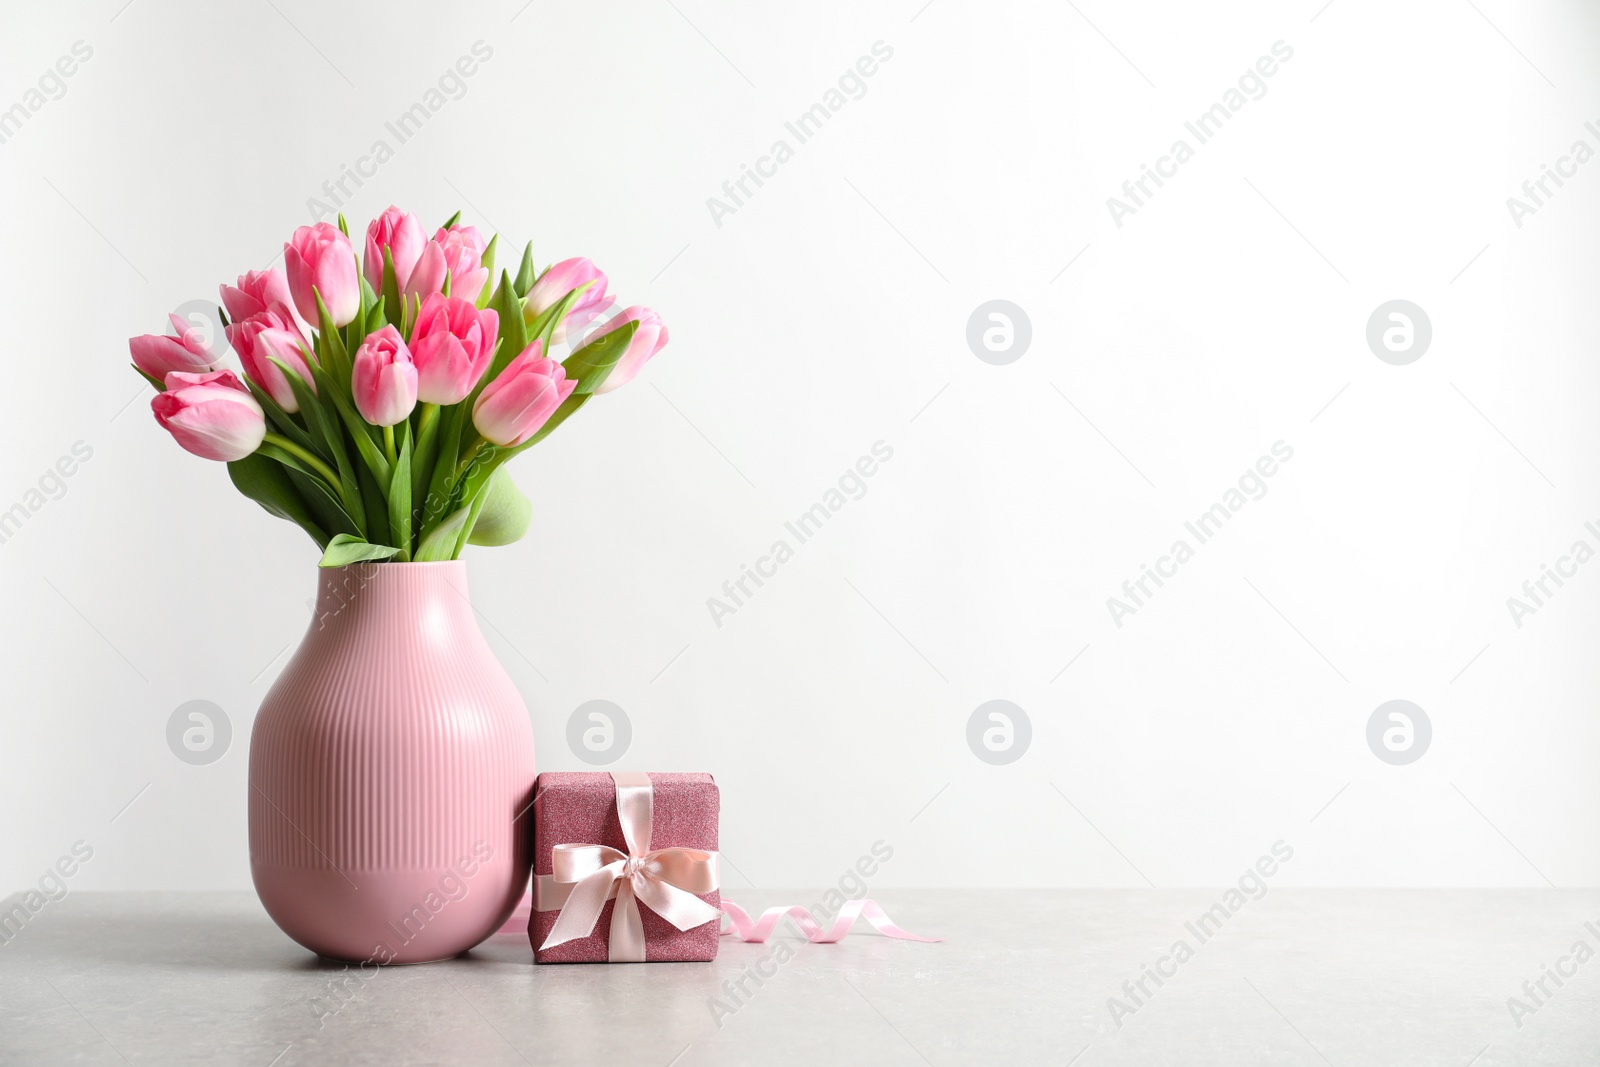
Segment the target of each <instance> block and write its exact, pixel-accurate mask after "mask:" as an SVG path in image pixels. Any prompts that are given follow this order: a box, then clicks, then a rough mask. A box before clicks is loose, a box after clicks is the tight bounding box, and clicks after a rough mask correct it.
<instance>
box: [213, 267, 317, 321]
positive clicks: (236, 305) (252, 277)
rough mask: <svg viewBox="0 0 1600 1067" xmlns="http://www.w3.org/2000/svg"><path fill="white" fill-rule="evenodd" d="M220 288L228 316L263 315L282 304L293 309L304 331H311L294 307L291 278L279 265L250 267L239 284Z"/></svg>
mask: <svg viewBox="0 0 1600 1067" xmlns="http://www.w3.org/2000/svg"><path fill="white" fill-rule="evenodd" d="M219 288H220V289H221V291H222V306H223V308H224V309H225V310H226V311H227V312H228V318H230V319H232V320H233V321H234V322H239V321H240V320H242V319H248V318H249V317H250V316H251V315H259V314H261V313H262V312H263V311H266V310H267V309H268V308H271V307H273V306H275V305H279V304H281V305H283V306H284V307H286V308H288V309H289V311H290V313H291V314H292V315H293V317H294V324H295V326H296V327H298V328H299V330H300V333H301V334H302V335H307V334H309V333H310V332H311V330H310V328H309V327H308V326H307V325H306V321H305V320H304V319H302V318H301V317H300V313H299V312H298V311H296V310H295V309H294V297H292V296H290V295H289V279H288V278H286V277H284V274H283V271H281V270H279V269H278V268H277V267H268V268H267V269H266V270H252V271H246V272H245V273H243V274H241V275H239V284H238V285H228V284H226V283H224V284H223V285H221V286H219Z"/></svg>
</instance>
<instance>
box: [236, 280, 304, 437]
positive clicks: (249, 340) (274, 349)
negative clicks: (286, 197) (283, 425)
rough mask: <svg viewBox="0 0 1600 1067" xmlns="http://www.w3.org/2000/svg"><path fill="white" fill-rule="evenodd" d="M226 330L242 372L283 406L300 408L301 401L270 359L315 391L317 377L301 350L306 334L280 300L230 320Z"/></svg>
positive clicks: (284, 408) (288, 408) (285, 407)
mask: <svg viewBox="0 0 1600 1067" xmlns="http://www.w3.org/2000/svg"><path fill="white" fill-rule="evenodd" d="M227 334H228V343H229V344H231V345H232V346H233V350H234V351H235V352H237V353H239V362H240V363H243V364H244V372H245V374H247V375H249V376H250V380H251V381H253V382H255V383H256V384H257V385H258V386H260V387H261V388H262V389H263V390H265V391H266V394H267V395H268V396H270V397H272V399H273V400H274V401H275V402H276V403H277V405H278V406H279V407H281V408H282V409H283V410H285V411H288V412H295V411H299V410H300V401H299V400H297V399H296V398H295V395H294V390H293V389H292V388H290V386H289V379H288V378H287V377H285V376H284V373H283V371H282V370H280V369H279V367H278V365H277V364H276V363H274V362H272V361H273V360H275V359H276V360H278V361H280V362H282V363H283V364H284V366H286V367H288V368H289V369H290V370H292V371H294V372H295V373H296V374H298V375H299V376H300V378H301V380H302V381H304V382H305V383H306V386H307V388H309V389H310V390H311V391H312V392H313V393H315V392H316V391H317V383H316V379H314V378H313V377H312V376H311V368H310V367H308V366H307V365H306V358H305V353H304V351H303V350H302V346H303V345H304V344H305V338H304V337H302V336H301V335H300V331H299V329H297V328H296V327H295V325H294V319H293V316H292V315H291V313H290V311H289V309H288V308H286V307H284V306H283V305H282V304H277V305H274V306H273V307H272V308H270V309H268V310H267V311H263V312H261V313H260V314H257V315H251V316H250V317H249V318H247V319H245V320H244V321H242V322H233V323H229V324H228V328H227Z"/></svg>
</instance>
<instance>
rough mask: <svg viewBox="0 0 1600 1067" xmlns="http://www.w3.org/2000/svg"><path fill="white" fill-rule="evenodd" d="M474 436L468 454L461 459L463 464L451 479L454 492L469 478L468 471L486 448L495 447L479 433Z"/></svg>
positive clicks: (457, 468) (468, 447)
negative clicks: (456, 487)
mask: <svg viewBox="0 0 1600 1067" xmlns="http://www.w3.org/2000/svg"><path fill="white" fill-rule="evenodd" d="M472 436H473V441H472V443H471V444H470V445H468V446H467V449H468V451H467V454H466V455H465V456H463V457H462V458H461V463H460V464H459V465H458V466H457V467H456V472H455V474H454V475H453V476H452V477H451V479H450V487H451V489H452V490H453V489H454V488H455V486H457V485H458V484H460V482H461V479H462V478H465V477H466V476H467V471H469V470H471V469H472V464H473V462H474V461H475V460H476V459H477V458H478V454H479V453H481V452H482V451H483V450H484V448H485V447H490V448H492V447H494V446H493V445H490V444H489V442H487V441H485V440H484V439H483V438H482V437H481V436H480V435H479V434H478V433H477V432H474V433H473V435H472Z"/></svg>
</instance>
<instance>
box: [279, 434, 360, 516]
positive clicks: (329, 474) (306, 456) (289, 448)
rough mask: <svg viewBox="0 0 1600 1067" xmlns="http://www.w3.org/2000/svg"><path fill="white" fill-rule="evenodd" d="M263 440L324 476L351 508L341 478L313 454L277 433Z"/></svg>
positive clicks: (346, 505)
mask: <svg viewBox="0 0 1600 1067" xmlns="http://www.w3.org/2000/svg"><path fill="white" fill-rule="evenodd" d="M262 440H263V441H265V442H266V443H267V444H269V445H274V446H276V447H278V448H281V449H283V450H284V451H285V452H287V453H289V454H290V455H291V456H293V457H295V458H296V459H298V460H299V461H300V462H302V463H304V464H305V465H306V466H308V467H310V468H311V469H312V470H314V471H316V472H317V473H318V474H320V475H322V477H323V479H324V480H326V481H327V483H328V484H329V485H330V486H332V487H333V490H334V492H336V493H338V494H339V499H340V500H342V501H344V504H345V507H347V508H348V507H349V506H350V498H349V497H347V496H345V495H344V483H343V482H341V481H340V480H339V476H338V475H337V474H335V473H334V472H333V468H332V467H329V466H328V465H327V464H326V463H324V462H322V460H320V459H318V458H317V457H316V456H315V455H313V454H312V453H311V452H308V451H307V450H306V449H304V448H301V447H300V446H299V445H297V444H295V443H294V442H293V441H291V440H289V439H288V438H287V437H282V436H280V435H278V434H275V433H269V434H267V435H266V436H265V437H263V438H262Z"/></svg>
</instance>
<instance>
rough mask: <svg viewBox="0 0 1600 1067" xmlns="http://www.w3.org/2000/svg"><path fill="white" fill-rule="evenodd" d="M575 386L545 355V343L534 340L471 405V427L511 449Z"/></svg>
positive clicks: (544, 421) (539, 426) (564, 372)
mask: <svg viewBox="0 0 1600 1067" xmlns="http://www.w3.org/2000/svg"><path fill="white" fill-rule="evenodd" d="M577 387H578V383H577V382H576V381H568V380H567V372H566V370H565V369H564V368H563V367H562V366H561V364H559V363H557V362H556V361H555V360H553V359H550V358H548V357H547V356H545V354H544V342H543V341H540V340H535V341H534V342H533V343H532V344H531V345H529V346H528V347H527V348H525V349H523V350H522V354H521V355H519V356H518V357H517V358H516V359H514V360H512V361H511V362H510V363H508V364H507V365H506V369H505V370H503V371H501V372H500V375H499V377H497V378H495V380H494V381H492V382H490V383H489V384H488V385H486V386H485V387H484V390H483V392H482V393H480V394H479V395H478V402H477V403H476V404H474V405H472V424H473V425H474V426H476V427H477V428H478V432H479V433H481V434H482V435H483V436H484V439H485V440H487V441H490V442H491V443H493V444H497V445H500V446H501V447H502V448H514V447H515V446H517V445H520V444H522V443H523V442H524V441H526V440H527V439H528V438H530V437H532V436H533V435H534V434H536V433H538V432H539V430H540V428H541V427H543V426H544V424H545V423H546V422H548V421H549V420H550V416H551V415H553V414H554V413H555V410H556V408H558V407H560V406H561V402H562V401H563V400H565V399H566V398H567V397H569V396H571V395H572V391H573V390H574V389H576V388H577Z"/></svg>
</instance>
